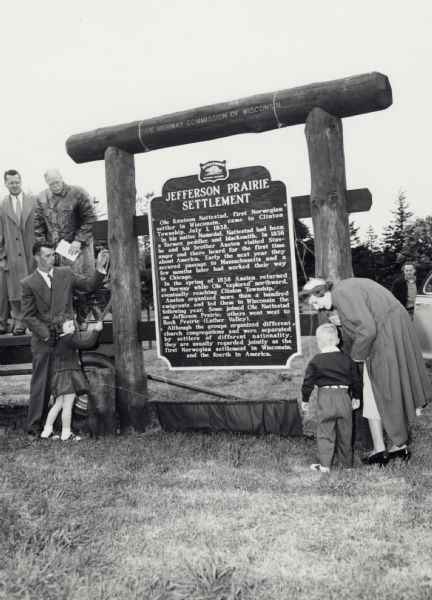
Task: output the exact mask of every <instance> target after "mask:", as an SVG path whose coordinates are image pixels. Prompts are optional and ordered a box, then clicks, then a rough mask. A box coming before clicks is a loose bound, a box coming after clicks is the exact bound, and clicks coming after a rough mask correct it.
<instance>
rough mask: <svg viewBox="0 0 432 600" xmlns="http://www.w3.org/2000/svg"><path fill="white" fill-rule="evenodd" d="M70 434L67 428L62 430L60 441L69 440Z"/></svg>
mask: <svg viewBox="0 0 432 600" xmlns="http://www.w3.org/2000/svg"><path fill="white" fill-rule="evenodd" d="M70 434H71V430H70V428H67V429H62V432H61V439H62V440H67V439H68V438H69V436H70Z"/></svg>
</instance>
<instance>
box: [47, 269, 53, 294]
mask: <svg viewBox="0 0 432 600" xmlns="http://www.w3.org/2000/svg"><path fill="white" fill-rule="evenodd" d="M48 279H49V282H50V285H49V287H50V290H52V282H53V276H52V275H51V273H48Z"/></svg>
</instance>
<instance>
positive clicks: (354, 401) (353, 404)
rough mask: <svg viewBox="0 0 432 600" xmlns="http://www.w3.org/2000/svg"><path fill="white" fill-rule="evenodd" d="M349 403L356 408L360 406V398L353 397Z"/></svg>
mask: <svg viewBox="0 0 432 600" xmlns="http://www.w3.org/2000/svg"><path fill="white" fill-rule="evenodd" d="M351 404H352V409H353V410H357V409H358V408H360V400H359V399H358V398H353V399H352V400H351Z"/></svg>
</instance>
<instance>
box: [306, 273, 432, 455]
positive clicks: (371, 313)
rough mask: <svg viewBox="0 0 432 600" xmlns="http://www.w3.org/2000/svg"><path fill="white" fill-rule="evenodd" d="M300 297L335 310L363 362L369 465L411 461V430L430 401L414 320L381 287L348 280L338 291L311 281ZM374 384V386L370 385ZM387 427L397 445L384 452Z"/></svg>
mask: <svg viewBox="0 0 432 600" xmlns="http://www.w3.org/2000/svg"><path fill="white" fill-rule="evenodd" d="M301 295H307V296H309V300H308V302H309V304H311V305H312V306H313V307H314V308H316V309H326V310H329V309H330V308H331V307H332V306H333V308H335V309H336V311H337V313H338V315H339V318H340V321H341V325H342V328H343V329H344V330H345V332H346V333H347V334H348V335H349V337H350V338H351V339H352V341H353V343H352V348H351V352H350V354H351V356H352V358H353V359H354V360H356V361H359V362H360V361H364V362H365V365H366V368H365V369H364V383H365V389H364V394H363V396H364V410H363V416H364V417H366V418H367V419H368V422H369V427H370V430H371V434H372V440H373V443H374V451H373V453H372V454H371V455H370V456H369V457H367V458H366V459H364V461H363V462H365V463H367V464H374V463H378V464H386V463H387V462H388V460H390V459H392V458H397V457H399V458H402V459H403V460H408V459H409V458H410V451H409V449H408V447H407V443H408V437H409V428H410V426H411V425H412V424H413V423H414V421H415V417H416V409H417V408H421V407H423V406H424V405H425V404H426V403H427V402H428V401H429V400H431V399H432V386H431V384H430V381H429V378H428V375H427V373H426V369H425V366H424V361H423V357H422V354H421V351H420V347H419V344H418V341H417V338H416V334H415V331H414V328H413V324H412V321H411V319H410V317H409V315H408V313H407V311H406V310H405V308H404V307H403V306H402V305H401V303H400V302H399V301H398V300H396V298H395V297H394V296H393V295H392V294H391V292H389V291H388V290H386V289H385V288H384V287H382V286H381V285H379V284H378V283H376V282H374V281H372V280H370V279H363V278H360V277H359V278H356V277H352V278H349V279H344V280H343V281H340V282H339V283H337V284H336V285H335V286H334V287H333V286H332V284H331V283H329V282H326V281H324V280H322V279H312V280H310V281H309V282H308V283H307V284H306V285H305V287H304V290H303V292H301ZM370 384H371V387H370ZM383 428H384V430H385V431H386V433H387V435H388V437H389V438H390V440H391V441H392V443H393V445H392V447H391V448H390V449H389V452H387V451H386V447H385V444H384V435H383Z"/></svg>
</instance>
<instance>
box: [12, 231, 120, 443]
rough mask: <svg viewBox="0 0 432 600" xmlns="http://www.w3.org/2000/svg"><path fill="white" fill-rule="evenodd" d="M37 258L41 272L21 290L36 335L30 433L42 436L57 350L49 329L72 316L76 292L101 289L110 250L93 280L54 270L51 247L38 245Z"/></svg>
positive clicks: (65, 269)
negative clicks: (63, 315) (58, 318)
mask: <svg viewBox="0 0 432 600" xmlns="http://www.w3.org/2000/svg"><path fill="white" fill-rule="evenodd" d="M33 255H34V257H35V260H36V264H37V269H36V270H35V271H34V273H32V274H31V275H30V276H29V277H26V278H25V279H24V280H23V281H22V282H21V286H22V310H23V317H24V319H25V321H26V323H27V326H28V328H29V329H30V331H31V332H32V339H31V350H32V354H33V375H32V378H31V382H30V401H29V408H28V414H27V431H28V433H29V434H32V435H39V433H40V432H41V431H42V429H43V423H44V418H45V416H46V412H47V408H48V402H49V398H50V383H51V361H52V353H53V348H52V347H51V346H49V344H48V340H49V329H48V325H49V323H50V321H51V319H52V318H53V317H55V316H56V315H58V314H60V313H68V314H72V292H73V290H79V291H82V292H90V291H94V290H97V289H98V288H99V287H100V285H101V284H102V281H103V279H104V275H105V267H106V265H107V262H108V259H109V255H108V251H107V250H102V252H100V254H99V256H98V258H97V264H96V271H95V272H94V273H93V275H92V276H91V277H89V278H87V277H84V276H83V275H80V274H79V273H75V272H74V271H73V270H72V269H71V268H70V267H54V249H53V248H52V247H51V246H50V245H49V244H47V243H41V242H36V243H35V245H34V246H33Z"/></svg>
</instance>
